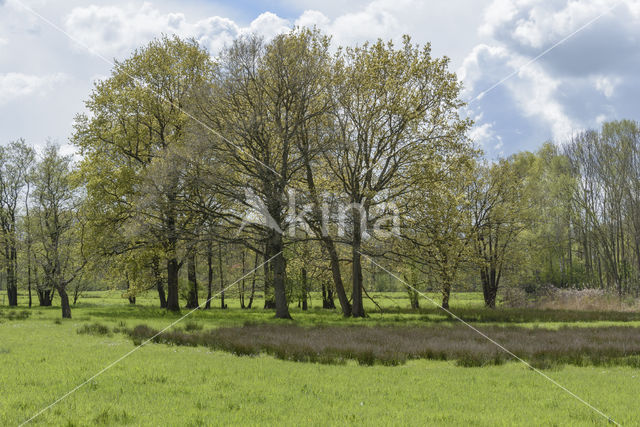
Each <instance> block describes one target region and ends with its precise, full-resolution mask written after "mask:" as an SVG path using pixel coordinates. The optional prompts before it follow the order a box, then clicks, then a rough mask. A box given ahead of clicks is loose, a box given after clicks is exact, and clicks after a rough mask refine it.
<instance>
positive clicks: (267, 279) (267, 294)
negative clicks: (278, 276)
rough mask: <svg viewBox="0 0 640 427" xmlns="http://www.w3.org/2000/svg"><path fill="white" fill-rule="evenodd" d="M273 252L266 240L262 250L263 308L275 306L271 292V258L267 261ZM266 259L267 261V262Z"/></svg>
mask: <svg viewBox="0 0 640 427" xmlns="http://www.w3.org/2000/svg"><path fill="white" fill-rule="evenodd" d="M273 255H274V252H273V251H272V249H271V244H270V243H269V242H267V244H266V245H265V252H264V262H265V264H264V266H263V271H264V308H265V309H274V308H276V301H275V298H274V294H273V260H271V261H269V260H270V259H271V257H273ZM267 261H268V262H267Z"/></svg>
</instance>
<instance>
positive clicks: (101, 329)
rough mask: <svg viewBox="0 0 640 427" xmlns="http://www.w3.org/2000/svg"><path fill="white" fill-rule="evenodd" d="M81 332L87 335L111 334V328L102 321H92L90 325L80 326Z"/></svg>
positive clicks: (79, 330) (79, 331)
mask: <svg viewBox="0 0 640 427" xmlns="http://www.w3.org/2000/svg"><path fill="white" fill-rule="evenodd" d="M77 332H78V333H79V334H86V335H111V331H110V330H109V328H108V327H107V326H105V325H103V324H101V323H92V324H89V325H83V326H81V327H80V328H78V330H77Z"/></svg>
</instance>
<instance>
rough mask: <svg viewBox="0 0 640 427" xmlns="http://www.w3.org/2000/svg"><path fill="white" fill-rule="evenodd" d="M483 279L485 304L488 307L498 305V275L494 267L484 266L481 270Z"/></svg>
mask: <svg viewBox="0 0 640 427" xmlns="http://www.w3.org/2000/svg"><path fill="white" fill-rule="evenodd" d="M480 279H481V280H482V294H483V296H484V305H485V306H486V307H488V308H495V307H496V296H497V294H498V276H497V274H496V270H495V269H494V268H482V270H480Z"/></svg>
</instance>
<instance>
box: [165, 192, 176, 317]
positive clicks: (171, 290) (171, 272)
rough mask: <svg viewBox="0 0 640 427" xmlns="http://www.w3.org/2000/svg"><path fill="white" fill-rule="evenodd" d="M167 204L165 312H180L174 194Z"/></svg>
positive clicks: (171, 194)
mask: <svg viewBox="0 0 640 427" xmlns="http://www.w3.org/2000/svg"><path fill="white" fill-rule="evenodd" d="M167 199H168V203H169V211H168V212H167V215H166V229H167V244H166V247H165V249H166V253H167V310H169V311H175V312H178V311H180V295H179V282H178V274H179V272H180V264H179V263H178V258H177V256H176V248H177V245H178V233H177V230H176V213H175V211H174V205H175V203H176V202H175V200H176V197H175V194H173V193H169V194H168V196H167Z"/></svg>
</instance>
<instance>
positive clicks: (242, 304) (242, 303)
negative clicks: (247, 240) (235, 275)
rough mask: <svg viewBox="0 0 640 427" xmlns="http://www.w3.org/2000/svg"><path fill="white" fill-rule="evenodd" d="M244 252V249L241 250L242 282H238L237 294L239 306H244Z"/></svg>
mask: <svg viewBox="0 0 640 427" xmlns="http://www.w3.org/2000/svg"><path fill="white" fill-rule="evenodd" d="M245 264H246V253H245V251H244V249H243V250H242V283H241V284H240V293H239V294H238V295H239V297H240V308H244V283H245V280H244V279H245V277H244V276H245V274H246V273H245V269H246V265H245Z"/></svg>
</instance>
